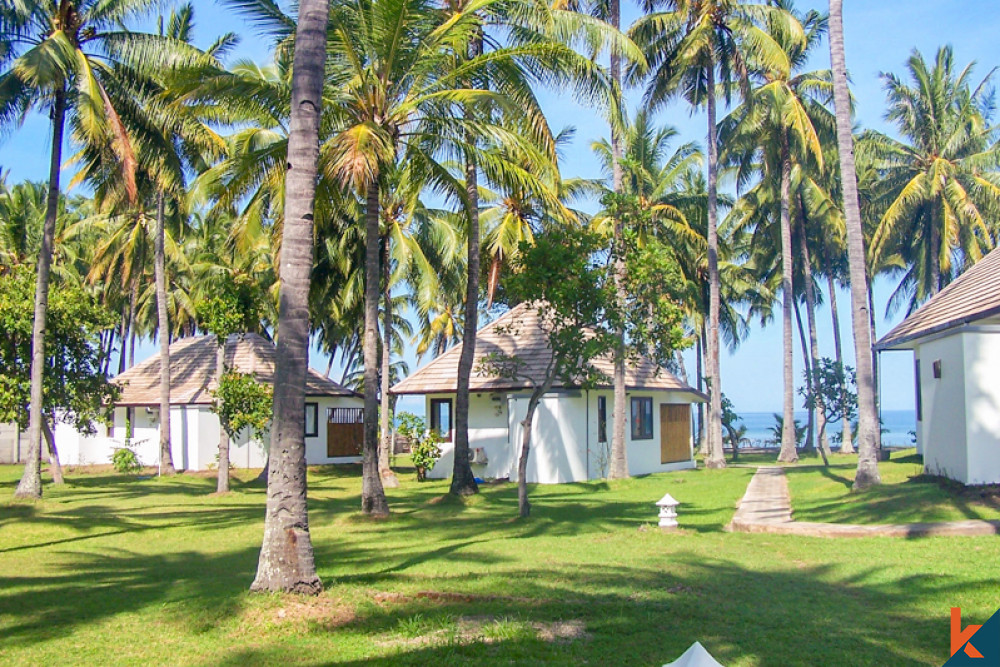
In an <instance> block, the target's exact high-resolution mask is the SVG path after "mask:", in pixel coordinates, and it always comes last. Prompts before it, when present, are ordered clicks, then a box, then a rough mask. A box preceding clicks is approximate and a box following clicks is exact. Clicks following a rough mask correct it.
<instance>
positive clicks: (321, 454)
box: [261, 396, 365, 465]
mask: <svg viewBox="0 0 1000 667" xmlns="http://www.w3.org/2000/svg"><path fill="white" fill-rule="evenodd" d="M306 402H307V403H317V404H319V411H318V422H317V423H318V428H317V434H316V435H315V436H312V437H306V462H307V463H308V464H309V465H318V464H327V463H356V462H358V461H360V460H361V457H360V456H334V457H329V456H327V455H326V440H327V438H326V436H327V433H326V424H327V414H326V411H327V409H328V408H363V407H364V405H365V402H364V399H361V398H358V397H355V396H348V397H309V398H307V399H306ZM261 465H263V464H261Z"/></svg>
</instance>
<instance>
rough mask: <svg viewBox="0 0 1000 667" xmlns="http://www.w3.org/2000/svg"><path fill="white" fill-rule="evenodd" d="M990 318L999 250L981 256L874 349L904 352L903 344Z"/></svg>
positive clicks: (996, 311) (999, 278) (995, 302)
mask: <svg viewBox="0 0 1000 667" xmlns="http://www.w3.org/2000/svg"><path fill="white" fill-rule="evenodd" d="M994 315H1000V248H998V249H996V250H993V251H992V252H990V253H989V254H988V255H986V257H983V258H982V259H981V260H979V262H977V263H976V264H975V265H974V266H973V267H972V268H970V269H969V270H968V271H966V272H965V273H963V274H962V275H961V276H959V277H958V278H956V279H955V280H954V282H952V283H951V284H950V285H948V286H947V287H945V288H944V289H943V290H941V291H940V292H938V293H937V294H935V295H934V296H933V297H931V298H930V300H928V301H927V303H925V304H924V305H923V306H921V307H920V308H918V309H917V310H916V311H914V312H913V314H911V315H910V316H909V317H907V318H906V319H905V320H903V321H902V322H900V323H899V324H898V325H897V326H896V327H895V328H894V329H893V330H892V331H890V332H889V333H887V334H886V335H885V336H883V337H882V340H880V341H879V342H878V344H876V346H875V349H877V350H889V349H893V348H895V349H906V348H907V347H911V346H909V345H907V343H910V342H912V341H914V340H916V339H917V338H924V337H925V336H931V335H933V334H936V333H940V332H942V331H947V330H948V329H952V328H954V327H959V326H962V325H964V324H968V323H970V322H974V321H977V320H983V319H986V318H988V317H993V316H994Z"/></svg>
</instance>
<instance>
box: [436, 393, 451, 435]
mask: <svg viewBox="0 0 1000 667" xmlns="http://www.w3.org/2000/svg"><path fill="white" fill-rule="evenodd" d="M431 430H432V431H437V432H438V434H439V435H440V436H441V438H442V439H443V440H444V441H445V442H451V399H450V398H432V399H431Z"/></svg>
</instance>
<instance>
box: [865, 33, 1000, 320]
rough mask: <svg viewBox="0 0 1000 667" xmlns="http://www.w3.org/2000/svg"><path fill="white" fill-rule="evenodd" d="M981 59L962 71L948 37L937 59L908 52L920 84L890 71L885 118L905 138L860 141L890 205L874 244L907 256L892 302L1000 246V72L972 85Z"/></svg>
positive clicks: (944, 280)
mask: <svg viewBox="0 0 1000 667" xmlns="http://www.w3.org/2000/svg"><path fill="white" fill-rule="evenodd" d="M972 68H973V65H971V64H970V65H968V66H967V67H965V68H964V69H962V70H961V71H956V69H955V65H954V57H953V54H952V50H951V47H948V46H946V47H942V48H941V49H939V50H938V52H937V57H936V58H935V60H934V62H933V64H928V63H927V62H926V61H925V60H924V57H923V56H922V55H921V54H920V53H919V52H916V51H915V52H914V53H913V54H912V55H911V56H910V58H909V60H908V61H907V71H908V73H909V75H910V78H911V79H912V81H913V85H908V84H906V83H904V82H903V81H902V80H900V78H898V77H897V76H895V75H893V74H883V75H882V80H883V82H884V84H885V89H886V94H887V97H888V101H889V110H888V112H887V113H886V118H887V120H889V121H892V122H893V123H894V124H895V125H896V127H897V129H898V131H899V134H900V136H901V137H902V140H897V139H892V138H890V137H888V136H886V135H884V134H881V133H879V132H874V131H869V132H865V133H864V134H863V135H862V137H861V140H860V142H859V144H858V151H859V152H860V153H863V154H864V155H863V157H864V158H865V159H866V162H867V163H868V164H869V165H870V166H871V167H872V168H873V169H874V171H875V175H876V178H875V181H874V187H873V192H872V195H873V196H874V197H876V198H877V199H879V200H881V207H882V208H883V209H884V213H883V214H882V216H881V219H880V220H879V221H878V224H877V226H876V228H875V233H874V238H873V239H872V247H871V251H870V252H871V253H872V254H873V255H874V257H876V258H878V257H880V256H883V255H891V254H894V253H899V254H900V255H902V256H903V257H904V258H905V259H906V260H907V269H906V271H905V272H904V274H903V277H902V280H901V281H900V284H899V287H898V288H897V289H896V291H895V292H894V293H893V295H892V297H891V298H890V301H889V305H890V309H894V307H897V306H899V305H902V303H903V302H904V301H906V300H907V298H908V301H909V303H908V311H909V312H912V311H913V310H914V309H916V307H917V306H919V305H920V303H922V302H923V301H924V300H926V299H927V298H929V297H931V296H933V295H934V294H936V293H937V292H938V291H939V290H940V289H941V288H942V287H944V286H945V285H947V284H948V283H949V282H951V280H952V279H954V278H955V277H956V276H957V275H958V274H959V273H961V272H962V271H963V270H965V269H966V268H968V267H969V266H971V265H972V264H973V263H975V262H976V261H978V260H979V259H980V258H981V257H982V256H983V255H984V254H985V253H987V252H988V251H989V250H992V249H993V247H994V244H995V236H996V234H997V225H996V218H997V216H998V214H1000V199H998V195H1000V176H998V173H997V168H998V166H1000V143H997V137H998V136H1000V135H998V132H997V129H996V127H995V126H994V125H992V123H991V120H992V119H991V118H990V112H991V106H990V105H991V104H992V101H993V100H992V96H991V91H990V90H989V86H988V84H989V82H990V80H991V78H992V74H993V71H991V72H990V74H989V75H987V76H986V77H985V78H984V79H983V80H982V81H981V82H980V83H978V84H977V85H976V86H975V88H974V89H973V88H972V87H971V82H970V78H971V76H972ZM994 71H995V70H994Z"/></svg>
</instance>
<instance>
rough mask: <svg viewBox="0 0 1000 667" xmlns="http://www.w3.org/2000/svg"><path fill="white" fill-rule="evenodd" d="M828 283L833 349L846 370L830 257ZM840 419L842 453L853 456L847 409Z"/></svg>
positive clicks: (827, 271) (844, 388) (849, 417)
mask: <svg viewBox="0 0 1000 667" xmlns="http://www.w3.org/2000/svg"><path fill="white" fill-rule="evenodd" d="M826 281H827V289H828V290H829V292H830V316H831V318H833V349H834V352H835V354H836V355H837V364H838V365H839V366H840V368H844V352H843V348H842V345H841V341H840V314H839V312H838V311H837V284H836V282H835V281H834V278H833V269H832V267H831V266H830V262H829V257H827V262H826ZM846 384H847V382H846V379H844V380H842V381H841V391H844V390H846V389H847V387H846ZM840 419H841V422H842V423H841V425H840V433H841V436H840V453H841V454H853V453H854V444H853V440H854V438H853V435H852V433H851V415H850V411H849V410H847V409H845V410H844V414H843V415H842V416H841V418H840Z"/></svg>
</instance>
